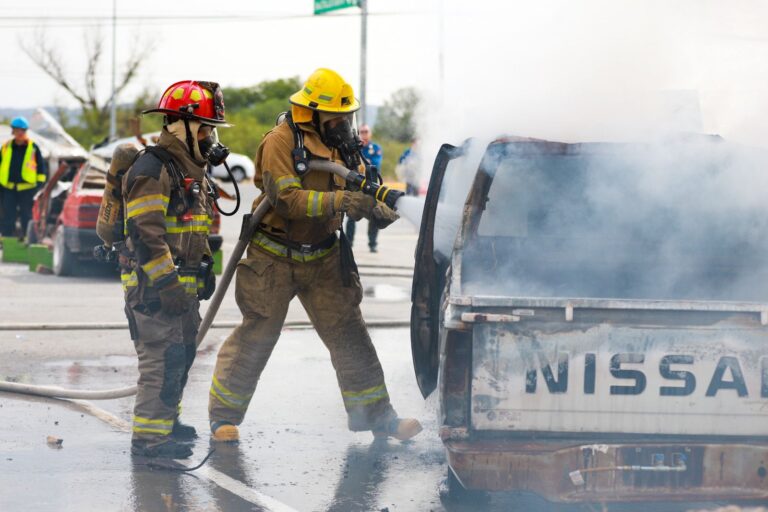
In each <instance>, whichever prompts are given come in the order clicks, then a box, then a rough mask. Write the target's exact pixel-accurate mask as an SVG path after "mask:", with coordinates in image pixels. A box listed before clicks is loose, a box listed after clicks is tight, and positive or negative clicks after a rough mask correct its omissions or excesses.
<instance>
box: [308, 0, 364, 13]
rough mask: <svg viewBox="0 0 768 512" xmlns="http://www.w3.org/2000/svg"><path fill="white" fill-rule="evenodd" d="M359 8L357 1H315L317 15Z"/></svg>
mask: <svg viewBox="0 0 768 512" xmlns="http://www.w3.org/2000/svg"><path fill="white" fill-rule="evenodd" d="M357 6H358V2H357V0H315V14H325V13H326V12H331V11H337V10H339V9H346V8H347V7H357Z"/></svg>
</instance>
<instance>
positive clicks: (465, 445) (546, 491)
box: [445, 440, 768, 503]
mask: <svg viewBox="0 0 768 512" xmlns="http://www.w3.org/2000/svg"><path fill="white" fill-rule="evenodd" d="M445 446H446V451H447V454H448V463H449V465H450V466H451V468H452V470H453V471H454V472H455V473H456V476H457V477H458V479H459V480H460V481H461V483H462V485H464V486H465V487H467V488H469V489H485V490H491V491H506V490H515V491H527V492H532V493H536V494H538V495H540V496H542V497H544V498H546V499H548V500H550V501H555V502H571V503H573V502H611V501H617V502H628V501H642V502H651V501H705V500H717V501H721V500H734V501H736V500H738V501H741V500H744V501H756V500H766V499H768V481H766V474H767V473H768V470H767V469H766V461H768V446H767V445H765V444H748V443H738V442H732V443H707V444H704V443H657V444H653V443H622V444H579V443H577V442H574V441H569V442H564V441H560V442H551V443H544V442H530V441H529V442H525V441H510V440H473V441H453V440H448V441H446V442H445ZM652 461H656V462H657V464H656V465H653V464H652Z"/></svg>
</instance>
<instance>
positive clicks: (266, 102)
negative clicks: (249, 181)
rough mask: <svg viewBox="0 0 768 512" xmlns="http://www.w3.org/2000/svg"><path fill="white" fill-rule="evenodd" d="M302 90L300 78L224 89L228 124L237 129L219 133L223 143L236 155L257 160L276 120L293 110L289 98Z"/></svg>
mask: <svg viewBox="0 0 768 512" xmlns="http://www.w3.org/2000/svg"><path fill="white" fill-rule="evenodd" d="M300 88H301V80H300V79H299V77H292V78H281V79H278V80H269V81H265V82H261V83H260V84H257V85H254V86H252V87H225V88H224V90H223V92H224V104H225V105H226V108H227V120H228V121H229V122H230V123H231V124H233V125H234V128H231V129H225V130H221V131H220V132H219V136H220V137H221V140H222V142H223V143H224V144H226V145H227V146H229V147H230V149H231V150H232V151H234V152H235V153H242V154H244V155H248V156H251V157H252V156H255V155H256V149H257V148H258V147H259V144H260V143H261V139H262V138H264V134H266V133H267V132H268V131H269V130H271V129H272V127H274V126H275V121H276V120H277V116H278V115H279V114H280V113H281V112H285V111H286V110H288V109H289V108H290V104H289V103H288V97H289V96H290V95H291V94H293V93H295V92H296V91H298V90H299V89H300Z"/></svg>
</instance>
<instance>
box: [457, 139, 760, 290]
mask: <svg viewBox="0 0 768 512" xmlns="http://www.w3.org/2000/svg"><path fill="white" fill-rule="evenodd" d="M766 164H768V158H767V157H766V155H765V154H764V153H763V152H762V151H758V150H754V149H750V148H744V147H741V146H736V145H732V144H728V143H726V142H723V141H722V140H721V139H719V138H717V137H703V136H701V137H693V136H691V137H686V138H680V139H679V140H675V141H672V142H665V143H663V144H662V143H657V144H642V145H640V144H635V145H631V144H598V143H595V144H570V145H567V144H553V143H546V142H540V143H537V142H515V143H507V144H495V145H492V146H491V148H490V149H489V151H488V152H487V153H486V156H485V158H484V160H483V163H482V164H481V170H480V172H481V173H485V175H486V177H487V178H488V179H490V180H492V184H491V187H490V190H489V193H488V197H487V202H486V207H485V209H484V211H482V213H481V218H480V222H479V224H478V225H477V229H476V231H475V232H474V233H471V234H470V236H471V242H470V243H468V244H466V249H465V253H464V257H463V265H462V284H463V286H464V292H465V293H468V294H486V295H505V296H516V297H572V298H629V299H672V300H728V301H758V302H765V301H768V265H766V257H765V256H766V254H768V215H766V214H767V213H768V211H766V210H767V209H768V207H767V206H766V201H765V200H764V190H766V189H765V185H766V181H768V180H766V176H765V174H766V169H768V166H767V165H766Z"/></svg>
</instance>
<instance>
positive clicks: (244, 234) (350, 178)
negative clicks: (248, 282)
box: [195, 160, 404, 347]
mask: <svg viewBox="0 0 768 512" xmlns="http://www.w3.org/2000/svg"><path fill="white" fill-rule="evenodd" d="M309 170H310V171H321V172H329V173H332V174H336V175H338V176H341V177H342V178H344V180H345V181H347V183H350V184H352V185H353V186H354V187H356V188H359V189H360V190H361V191H362V192H364V193H365V194H368V195H371V196H373V197H375V198H376V199H377V200H379V201H381V202H382V203H384V204H386V205H387V206H389V207H390V208H392V209H395V207H396V203H397V200H398V199H400V198H401V197H402V196H403V195H404V194H403V193H402V192H400V191H399V190H393V189H391V188H389V187H386V186H384V185H380V184H379V183H377V182H374V181H372V180H368V179H366V177H365V176H363V175H362V174H360V173H358V172H355V171H350V170H349V169H347V168H346V167H344V166H343V165H339V164H337V163H334V162H331V161H328V160H310V161H309ZM271 207H272V205H271V204H270V202H269V200H267V198H266V196H265V197H264V199H262V200H261V202H260V203H259V204H258V206H256V209H255V210H253V212H252V213H249V214H246V215H243V225H242V227H241V228H240V237H239V239H238V241H237V244H235V248H234V249H233V250H232V255H231V256H230V257H229V261H227V266H226V267H225V268H224V272H222V274H221V278H219V283H218V285H217V286H216V291H215V292H214V294H213V297H211V303H210V305H209V306H208V310H207V311H206V312H205V317H204V318H203V321H202V323H201V324H200V328H199V329H198V331H197V338H196V339H195V343H196V344H197V346H198V347H199V346H200V343H202V342H203V339H205V335H206V334H208V329H210V327H211V324H212V323H213V319H214V318H215V317H216V313H218V311H219V307H221V302H222V301H223V300H224V295H225V294H226V293H227V288H229V284H230V283H231V282H232V278H233V277H234V275H235V270H237V264H238V263H239V262H240V259H241V258H242V257H243V254H244V253H245V249H246V247H248V243H249V242H250V241H251V238H252V237H253V234H254V233H255V232H256V228H257V227H259V223H260V222H261V219H262V218H264V215H266V213H267V212H268V211H269V209H270V208H271Z"/></svg>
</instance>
